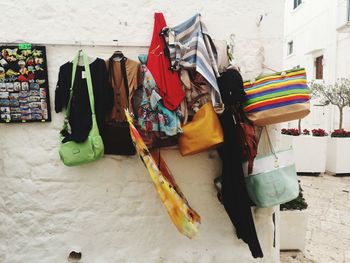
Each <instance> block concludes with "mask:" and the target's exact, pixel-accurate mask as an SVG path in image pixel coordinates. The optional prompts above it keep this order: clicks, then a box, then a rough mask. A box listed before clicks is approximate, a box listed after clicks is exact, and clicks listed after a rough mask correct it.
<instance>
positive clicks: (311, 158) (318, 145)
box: [281, 135, 327, 173]
mask: <svg viewBox="0 0 350 263" xmlns="http://www.w3.org/2000/svg"><path fill="white" fill-rule="evenodd" d="M282 137H289V138H284V139H282V140H281V141H282V145H283V148H286V147H287V146H288V145H289V146H292V147H293V150H294V160H295V166H296V170H297V172H298V173H324V172H325V171H326V157H327V137H316V136H311V135H300V136H290V135H283V136H282Z"/></svg>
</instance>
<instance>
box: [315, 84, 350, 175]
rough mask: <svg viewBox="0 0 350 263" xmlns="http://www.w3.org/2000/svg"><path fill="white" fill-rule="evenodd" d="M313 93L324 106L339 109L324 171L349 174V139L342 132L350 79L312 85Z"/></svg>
mask: <svg viewBox="0 0 350 263" xmlns="http://www.w3.org/2000/svg"><path fill="white" fill-rule="evenodd" d="M311 87H312V91H313V93H314V94H315V95H316V96H318V97H319V98H320V100H321V103H323V104H324V105H327V104H332V105H334V106H336V107H337V108H338V109H339V129H338V130H335V131H333V132H332V133H331V136H330V138H329V139H328V150H327V162H326V170H327V171H328V172H330V173H333V174H344V173H350V162H349V161H348V158H347V157H348V156H349V154H350V138H349V137H348V136H347V135H346V134H347V132H346V131H344V130H343V111H344V108H345V107H347V106H349V105H350V79H345V78H342V79H338V80H337V81H336V82H335V83H334V84H333V85H331V84H325V83H315V82H314V83H312V84H311Z"/></svg>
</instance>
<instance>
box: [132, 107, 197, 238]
mask: <svg viewBox="0 0 350 263" xmlns="http://www.w3.org/2000/svg"><path fill="white" fill-rule="evenodd" d="M125 115H126V117H127V120H128V121H129V124H130V134H131V138H132V140H133V142H134V144H135V148H136V151H137V152H138V154H139V155H140V157H141V160H142V161H143V163H144V165H145V166H146V168H147V170H148V172H149V174H150V176H151V179H152V181H153V183H154V185H155V187H156V189H157V192H158V194H159V197H160V199H161V200H162V203H163V205H164V206H165V208H166V209H167V212H168V214H169V216H170V218H171V220H172V221H173V223H174V224H175V226H176V228H177V229H178V230H179V232H181V233H182V234H184V235H185V236H187V237H188V238H192V237H194V236H195V235H196V233H197V231H198V226H199V224H200V216H199V215H198V214H197V212H196V211H194V210H193V209H192V208H191V207H190V206H189V204H188V201H187V200H186V198H185V197H184V195H183V194H182V192H181V191H180V189H179V187H178V186H177V184H176V182H175V180H174V178H167V176H166V175H163V173H162V172H161V171H160V170H159V168H158V166H157V164H156V162H155V160H154V159H153V157H152V155H151V153H150V151H149V150H148V149H147V147H146V145H145V143H144V142H143V140H142V138H141V136H140V134H139V133H138V131H137V129H136V128H135V126H134V125H133V120H132V117H131V115H130V113H129V111H128V110H125Z"/></svg>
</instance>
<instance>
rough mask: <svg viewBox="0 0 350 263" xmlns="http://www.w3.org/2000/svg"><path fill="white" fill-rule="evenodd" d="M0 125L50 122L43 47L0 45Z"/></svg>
mask: <svg viewBox="0 0 350 263" xmlns="http://www.w3.org/2000/svg"><path fill="white" fill-rule="evenodd" d="M0 114H1V115H0V122H46V121H51V114H50V101H49V84H48V78H47V64H46V52H45V47H44V46H32V45H30V44H19V45H17V46H13V45H12V46H3V45H0Z"/></svg>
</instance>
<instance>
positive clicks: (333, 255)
mask: <svg viewBox="0 0 350 263" xmlns="http://www.w3.org/2000/svg"><path fill="white" fill-rule="evenodd" d="M299 179H300V180H301V185H302V188H303V189H304V197H305V199H306V201H307V203H308V205H309V207H308V211H309V221H308V230H307V233H306V248H305V251H304V253H298V254H296V253H291V252H283V253H281V262H283V263H287V262H288V263H297V262H305V263H309V262H316V263H333V262H336V263H350V176H342V177H340V176H330V175H320V176H317V177H314V176H299Z"/></svg>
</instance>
